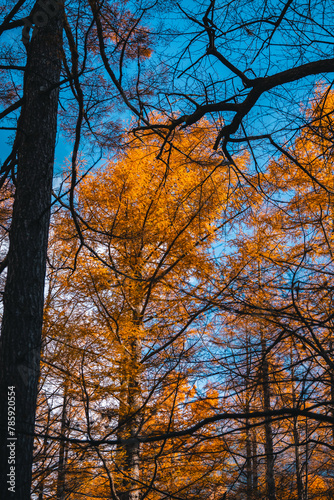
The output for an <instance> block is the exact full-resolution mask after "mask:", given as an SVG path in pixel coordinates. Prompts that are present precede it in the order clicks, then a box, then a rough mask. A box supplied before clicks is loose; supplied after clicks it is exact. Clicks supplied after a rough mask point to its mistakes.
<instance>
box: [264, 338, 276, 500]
mask: <svg viewBox="0 0 334 500" xmlns="http://www.w3.org/2000/svg"><path fill="white" fill-rule="evenodd" d="M261 347H262V391H263V409H264V411H265V412H269V411H270V381H269V366H268V359H267V355H266V341H265V338H264V334H263V332H261ZM264 430H265V446H264V448H265V453H266V485H267V498H268V500H276V493H275V476H274V446H273V431H272V426H271V419H270V417H269V416H268V417H266V418H265V422H264Z"/></svg>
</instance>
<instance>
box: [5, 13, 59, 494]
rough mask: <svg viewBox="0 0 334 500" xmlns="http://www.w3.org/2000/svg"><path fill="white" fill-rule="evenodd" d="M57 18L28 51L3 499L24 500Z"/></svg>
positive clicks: (8, 339)
mask: <svg viewBox="0 0 334 500" xmlns="http://www.w3.org/2000/svg"><path fill="white" fill-rule="evenodd" d="M62 18H63V16H62V9H59V10H58V12H57V14H56V15H50V16H49V17H48V22H47V24H46V25H45V26H44V27H39V28H35V34H34V37H33V38H32V40H31V41H30V43H29V44H28V47H27V52H28V53H27V68H26V71H25V79H24V105H23V108H22V112H21V116H20V119H19V122H18V137H17V146H18V149H17V158H18V164H17V182H16V193H15V201H14V207H13V217H12V224H11V230H10V246H9V255H8V275H7V281H6V287H5V293H4V313H3V323H2V334H1V352H0V361H1V375H0V377H1V379H0V394H1V401H2V404H1V421H0V425H1V441H2V443H1V444H2V446H1V471H2V474H1V483H0V498H3V499H10V498H15V499H17V500H29V499H30V485H31V469H32V456H33V439H34V438H33V434H34V422H35V409H36V398H37V385H38V376H39V359H40V348H41V333H42V321H43V299H44V281H45V269H46V252H47V244H48V229H49V219H50V202H51V190H52V176H53V162H54V150H55V141H56V128H57V108H58V89H57V88H53V90H51V91H50V90H48V89H49V88H50V87H51V86H53V85H57V83H58V82H59V79H60V68H61V63H60V56H61V54H60V47H61V43H62ZM8 386H10V387H11V386H13V387H14V388H15V393H16V425H15V427H16V429H15V430H16V438H17V440H16V442H15V448H16V450H15V451H16V453H15V454H16V457H15V493H11V492H10V491H8V484H7V479H6V474H7V473H8V451H7V449H6V440H7V405H6V400H7V388H8ZM5 471H6V472H5ZM4 472H5V473H4Z"/></svg>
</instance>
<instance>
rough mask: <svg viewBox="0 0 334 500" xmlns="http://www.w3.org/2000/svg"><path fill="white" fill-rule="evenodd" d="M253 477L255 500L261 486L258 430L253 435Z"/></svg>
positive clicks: (254, 430)
mask: <svg viewBox="0 0 334 500" xmlns="http://www.w3.org/2000/svg"><path fill="white" fill-rule="evenodd" d="M252 434H253V435H252V438H253V439H252V477H253V485H252V492H253V499H254V500H256V499H257V498H258V486H259V474H258V460H257V439H256V429H254V428H253V433H252Z"/></svg>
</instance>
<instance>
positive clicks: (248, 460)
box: [245, 335, 253, 500]
mask: <svg viewBox="0 0 334 500" xmlns="http://www.w3.org/2000/svg"><path fill="white" fill-rule="evenodd" d="M248 347H249V337H248V335H247V337H246V374H245V378H246V380H245V383H246V388H245V389H246V390H245V392H246V405H245V411H246V413H249V411H250V396H251V395H250V390H249V383H250V364H251V363H250V361H251V360H250V355H249V349H248ZM252 489H253V478H252V438H251V428H250V422H249V419H248V418H247V419H246V497H247V500H252Z"/></svg>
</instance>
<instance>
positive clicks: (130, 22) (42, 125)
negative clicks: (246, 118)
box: [0, 1, 149, 499]
mask: <svg viewBox="0 0 334 500" xmlns="http://www.w3.org/2000/svg"><path fill="white" fill-rule="evenodd" d="M25 3H26V2H23V1H19V2H17V3H16V4H15V5H14V6H13V8H12V9H11V10H10V11H8V12H7V13H6V15H5V17H4V20H3V23H2V25H1V33H2V34H3V35H4V34H8V33H11V31H12V30H16V28H18V27H23V31H22V42H23V44H24V45H25V47H26V51H27V55H26V65H25V66H21V65H16V64H15V63H14V64H13V59H14V60H15V58H16V60H21V61H22V60H25V56H24V55H23V54H22V51H21V53H20V50H19V49H18V48H17V47H16V49H15V50H14V54H9V53H8V52H9V51H8V47H7V46H6V45H7V42H6V41H5V42H4V45H3V49H2V57H3V59H5V62H6V64H4V65H3V66H2V68H1V69H2V70H4V71H7V73H8V72H11V71H17V70H19V71H23V73H24V81H23V89H22V95H21V96H20V97H19V98H18V99H17V100H16V101H14V102H13V103H12V102H11V101H13V99H14V97H15V96H16V93H17V90H19V89H18V88H17V87H16V83H17V78H16V77H14V83H11V82H10V75H9V78H8V77H7V78H6V76H5V77H4V80H5V83H6V85H7V88H8V93H7V95H5V96H4V97H3V99H2V102H3V103H4V104H6V105H7V104H8V101H9V103H10V105H9V107H7V108H6V109H5V110H4V111H3V112H2V114H1V117H2V118H6V117H9V115H10V114H11V113H12V112H14V111H15V110H17V109H19V108H20V107H21V113H20V118H19V119H18V121H17V124H16V126H15V127H10V128H14V129H15V130H16V136H15V140H14V142H13V149H12V152H11V153H10V155H9V156H8V158H7V159H6V160H5V162H4V164H3V165H2V169H1V174H2V178H1V184H2V185H3V184H4V183H5V181H6V178H7V177H8V176H9V175H10V176H11V178H12V182H13V184H14V185H15V202H14V206H13V213H12V221H11V227H10V235H9V240H10V242H9V251H8V259H7V258H6V260H5V261H4V262H3V265H2V270H3V269H4V268H5V267H6V266H7V267H8V271H7V278H6V286H5V292H4V312H3V322H2V333H1V353H0V359H1V382H0V393H1V399H2V400H3V401H7V398H8V397H11V398H15V417H16V420H15V426H14V418H12V419H11V423H12V424H13V425H11V427H12V429H11V430H9V429H8V425H9V424H8V422H9V421H8V413H7V406H6V405H3V406H2V409H1V420H0V428H1V469H2V470H4V471H6V473H7V472H8V473H9V471H10V469H9V464H8V448H7V438H8V432H11V433H14V434H15V437H17V441H16V442H15V443H14V442H13V447H14V445H15V449H16V458H15V464H13V465H12V467H13V469H12V471H13V472H12V476H13V477H14V476H15V478H16V479H15V481H14V480H13V483H14V482H15V483H16V486H15V487H14V486H13V488H14V489H15V488H16V490H15V493H14V490H8V484H7V477H8V476H7V474H4V475H3V476H2V478H1V490H0V491H1V493H2V495H3V496H7V494H8V492H9V494H13V495H14V496H15V498H22V499H23V498H28V496H29V491H30V482H31V461H32V446H33V436H34V419H35V407H36V396H37V382H38V374H39V359H40V348H41V330H42V319H43V292H44V279H45V266H46V252H47V242H48V230H49V217H50V207H51V191H52V178H53V163H54V151H55V144H56V134H57V116H58V95H59V87H60V86H61V85H64V83H69V84H70V87H71V91H72V93H73V96H74V100H75V102H77V103H78V105H79V106H78V107H79V110H78V111H76V112H75V113H74V114H73V112H72V111H71V117H72V119H73V121H74V123H75V125H74V129H75V130H74V131H72V132H73V133H72V138H73V136H74V148H73V155H72V174H73V175H72V192H73V189H74V186H75V184H76V175H75V172H76V164H77V155H78V149H79V144H80V140H81V134H82V133H83V132H84V127H83V121H84V120H86V122H87V123H88V124H89V122H90V118H89V116H88V115H87V111H86V110H87V108H86V110H85V109H84V108H85V105H86V104H87V102H89V101H92V99H91V96H87V98H86V97H85V96H83V93H82V88H81V83H80V77H82V79H83V80H85V79H86V63H87V61H86V59H87V52H88V51H90V53H92V51H94V44H92V45H90V44H91V43H92V42H93V38H94V35H92V27H93V25H94V23H95V22H97V16H98V15H99V16H101V17H103V19H104V21H105V22H107V21H108V19H109V18H110V15H115V13H116V12H117V13H118V12H120V11H117V6H116V7H115V8H113V7H110V5H109V4H108V5H107V4H106V5H105V6H104V8H103V9H101V8H100V7H99V8H98V10H97V11H96V9H95V7H94V5H95V3H94V2H91V4H90V5H89V6H88V8H86V9H85V10H86V13H87V11H88V12H89V11H90V18H89V21H88V22H87V24H86V22H85V21H86V19H85V20H84V19H83V18H81V17H80V18H78V17H76V16H75V15H74V11H73V10H72V8H71V7H70V6H67V5H66V8H65V10H64V5H63V2H62V1H59V2H56V1H50V2H36V3H34V5H33V8H32V10H31V11H29V13H28V16H27V17H26V18H24V17H23V18H22V17H20V18H17V16H18V14H19V13H20V15H21V16H24V13H25V12H27V9H28V8H29V7H31V6H26V5H25ZM8 7H10V6H9V5H7V8H8ZM90 7H91V9H90ZM3 9H5V8H3ZM94 9H95V10H94ZM4 12H6V11H5V10H4ZM82 14H83V13H81V15H82ZM109 20H110V19H109ZM76 23H79V24H80V26H81V28H82V30H83V33H82V38H80V36H78V32H76V33H77V36H76V37H75V36H74V35H73V31H72V30H73V25H74V26H75V25H76ZM116 24H117V23H116ZM32 27H34V29H33V31H32V30H31V28H32ZM118 29H120V30H121V31H122V32H123V36H124V33H127V35H125V36H126V43H125V42H124V39H123V38H122V39H121V41H119V39H118V35H119V32H118ZM138 29H140V28H138V20H137V19H134V18H133V17H132V16H131V15H129V12H124V10H123V13H122V15H121V16H119V24H118V26H117V27H116V29H115V32H114V35H115V36H114V37H111V38H113V42H112V43H113V44H114V46H116V52H117V51H118V54H119V56H120V58H121V61H123V60H124V59H127V58H130V59H133V58H136V57H138V58H144V57H147V56H148V55H149V51H148V49H147V48H146V45H145V42H146V41H147V37H146V38H145V35H144V36H142V37H141V38H140V49H138V50H136V47H139V45H138V40H136V37H137V31H136V30H138ZM63 30H64V31H65V34H66V43H63V40H62V39H63ZM108 31H109V30H108ZM14 32H15V31H14ZM15 33H17V31H16V32H15ZM30 35H31V38H30ZM80 44H81V46H80ZM120 45H121V48H120ZM127 47H130V50H127ZM133 51H135V52H134V53H133ZM80 52H81V53H80ZM80 55H82V64H81V68H79V57H80ZM68 59H69V60H70V61H71V62H70V63H68ZM61 68H63V74H62V76H63V77H64V79H63V80H62V81H61ZM89 69H91V68H89ZM86 83H88V82H87V79H86ZM90 84H91V85H92V87H94V86H95V87H97V86H96V79H95V80H94V81H91V82H90ZM109 90H110V89H109ZM73 96H72V98H73ZM66 97H68V96H66ZM70 99H71V98H70ZM90 104H91V105H92V102H90ZM94 105H95V106H96V109H97V108H98V104H97V103H96V102H95V103H94ZM70 106H71V105H70ZM108 109H110V107H109V108H108ZM6 128H7V127H5V129H6ZM92 134H93V136H95V138H96V137H97V136H98V134H95V133H94V131H92ZM102 135H103V132H102ZM71 208H72V210H73V206H72V207H71ZM8 388H11V390H10V394H9V393H8V391H9V389H8ZM14 427H15V428H14ZM10 435H11V434H10Z"/></svg>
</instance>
